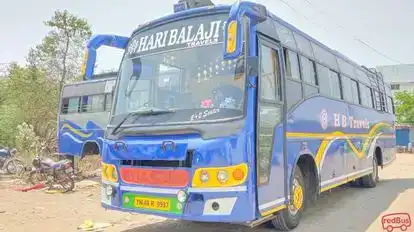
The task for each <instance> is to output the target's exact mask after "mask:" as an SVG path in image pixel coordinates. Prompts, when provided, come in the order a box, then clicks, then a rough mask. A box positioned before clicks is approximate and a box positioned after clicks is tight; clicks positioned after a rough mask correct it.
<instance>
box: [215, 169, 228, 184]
mask: <svg viewBox="0 0 414 232" xmlns="http://www.w3.org/2000/svg"><path fill="white" fill-rule="evenodd" d="M217 180H218V181H220V183H226V182H227V181H228V180H229V173H228V172H227V171H226V170H220V171H219V172H218V174H217Z"/></svg>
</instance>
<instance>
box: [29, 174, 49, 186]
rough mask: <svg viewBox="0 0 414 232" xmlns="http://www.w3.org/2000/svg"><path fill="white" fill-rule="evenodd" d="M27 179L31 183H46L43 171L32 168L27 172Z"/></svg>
mask: <svg viewBox="0 0 414 232" xmlns="http://www.w3.org/2000/svg"><path fill="white" fill-rule="evenodd" d="M29 181H30V183H31V184H32V185H37V184H46V182H47V177H46V175H45V174H44V173H42V172H40V171H37V170H34V171H31V172H30V174H29Z"/></svg>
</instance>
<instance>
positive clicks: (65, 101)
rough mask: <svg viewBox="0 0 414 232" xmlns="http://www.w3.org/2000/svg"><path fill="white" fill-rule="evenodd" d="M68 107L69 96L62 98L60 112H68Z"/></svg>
mask: <svg viewBox="0 0 414 232" xmlns="http://www.w3.org/2000/svg"><path fill="white" fill-rule="evenodd" d="M68 107H69V98H62V106H61V109H60V111H61V112H62V114H67V113H68Z"/></svg>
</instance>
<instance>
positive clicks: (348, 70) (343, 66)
mask: <svg viewBox="0 0 414 232" xmlns="http://www.w3.org/2000/svg"><path fill="white" fill-rule="evenodd" d="M338 64H339V69H340V70H341V72H343V73H345V74H346V75H348V76H351V77H355V75H356V73H355V69H354V66H352V65H351V64H350V63H348V62H346V61H344V60H342V59H338Z"/></svg>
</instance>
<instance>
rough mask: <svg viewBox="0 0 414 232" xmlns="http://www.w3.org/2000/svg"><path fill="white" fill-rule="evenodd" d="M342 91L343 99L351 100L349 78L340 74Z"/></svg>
mask: <svg viewBox="0 0 414 232" xmlns="http://www.w3.org/2000/svg"><path fill="white" fill-rule="evenodd" d="M342 93H343V94H344V95H343V96H344V100H345V101H348V102H353V100H354V98H353V96H352V94H353V93H352V87H351V79H349V78H348V77H346V76H342Z"/></svg>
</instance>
